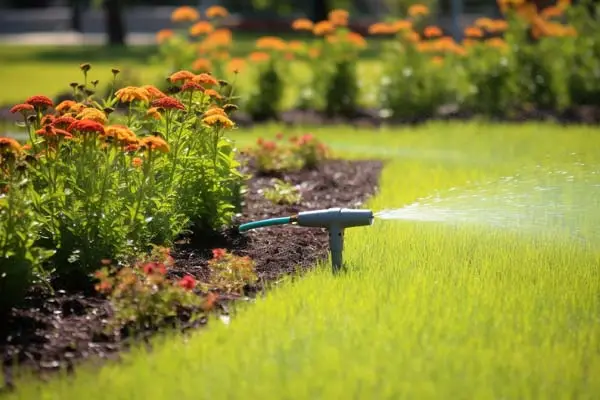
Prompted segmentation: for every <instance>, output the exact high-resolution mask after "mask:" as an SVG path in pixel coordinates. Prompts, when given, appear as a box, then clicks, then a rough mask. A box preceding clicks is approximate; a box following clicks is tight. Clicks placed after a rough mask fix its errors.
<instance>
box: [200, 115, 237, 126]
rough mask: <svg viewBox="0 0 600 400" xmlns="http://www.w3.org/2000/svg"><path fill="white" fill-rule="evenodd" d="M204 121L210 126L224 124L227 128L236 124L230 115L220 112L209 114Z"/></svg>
mask: <svg viewBox="0 0 600 400" xmlns="http://www.w3.org/2000/svg"><path fill="white" fill-rule="evenodd" d="M202 121H203V122H204V123H205V124H206V125H209V126H223V127H225V128H233V126H234V125H235V124H234V123H233V121H232V120H230V119H229V118H228V117H226V116H224V115H220V114H214V115H209V116H208V117H204V118H203V119H202Z"/></svg>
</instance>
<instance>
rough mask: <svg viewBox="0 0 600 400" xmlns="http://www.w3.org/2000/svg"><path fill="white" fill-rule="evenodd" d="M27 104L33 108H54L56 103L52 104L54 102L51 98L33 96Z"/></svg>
mask: <svg viewBox="0 0 600 400" xmlns="http://www.w3.org/2000/svg"><path fill="white" fill-rule="evenodd" d="M25 103H26V104H31V105H32V106H34V107H37V108H46V107H52V106H53V105H54V103H53V102H52V100H51V99H50V98H49V97H46V96H42V95H37V96H31V97H30V98H28V99H27V100H26V101H25Z"/></svg>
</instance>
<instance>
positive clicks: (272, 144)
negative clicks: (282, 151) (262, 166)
mask: <svg viewBox="0 0 600 400" xmlns="http://www.w3.org/2000/svg"><path fill="white" fill-rule="evenodd" d="M276 148H277V144H276V143H275V142H272V141H270V140H269V141H266V142H264V143H263V149H265V150H268V151H272V150H275V149H276Z"/></svg>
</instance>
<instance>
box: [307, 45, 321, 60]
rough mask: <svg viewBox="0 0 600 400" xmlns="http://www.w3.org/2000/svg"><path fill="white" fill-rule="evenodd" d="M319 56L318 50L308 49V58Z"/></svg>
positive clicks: (314, 48) (319, 51)
mask: <svg viewBox="0 0 600 400" xmlns="http://www.w3.org/2000/svg"><path fill="white" fill-rule="evenodd" d="M320 55H321V50H319V49H318V48H316V47H312V48H310V49H308V56H309V57H310V58H317V57H319V56H320Z"/></svg>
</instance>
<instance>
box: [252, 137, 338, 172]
mask: <svg viewBox="0 0 600 400" xmlns="http://www.w3.org/2000/svg"><path fill="white" fill-rule="evenodd" d="M257 145H258V146H257V148H256V149H253V150H252V151H251V154H252V155H253V156H254V159H255V161H256V166H257V169H258V171H259V172H260V173H264V174H273V173H280V172H285V171H297V170H300V169H303V168H307V169H314V168H316V167H317V166H318V165H319V164H320V163H321V162H322V161H323V160H324V159H326V158H327V157H328V156H329V148H328V147H327V146H326V145H325V144H324V143H323V142H321V141H320V140H318V139H317V138H316V137H315V136H313V135H312V134H305V135H302V136H300V137H298V136H292V137H290V138H289V139H288V140H287V141H285V140H284V136H283V135H282V134H278V135H277V136H276V138H275V140H265V139H263V138H259V139H258V140H257Z"/></svg>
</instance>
